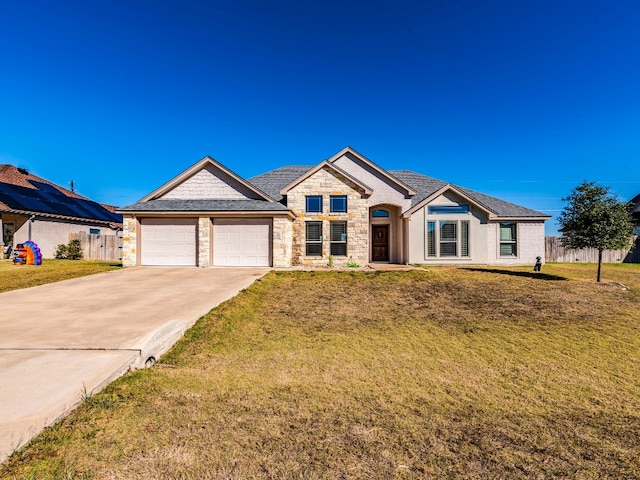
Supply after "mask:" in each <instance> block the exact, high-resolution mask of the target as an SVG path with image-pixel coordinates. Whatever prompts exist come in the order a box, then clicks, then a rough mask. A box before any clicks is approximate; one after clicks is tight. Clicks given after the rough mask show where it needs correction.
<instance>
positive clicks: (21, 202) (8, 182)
mask: <svg viewBox="0 0 640 480" xmlns="http://www.w3.org/2000/svg"><path fill="white" fill-rule="evenodd" d="M0 211H11V212H15V213H22V214H25V215H28V214H43V215H45V216H51V217H56V216H57V217H65V218H73V219H80V220H97V221H100V222H109V223H122V216H121V215H118V214H116V213H114V207H112V206H110V205H102V204H100V203H97V202H94V201H92V200H89V199H88V198H86V197H83V196H82V195H78V194H77V193H75V192H72V191H71V190H67V189H66V188H63V187H60V186H59V185H56V184H55V183H51V182H49V181H47V180H45V179H43V178H40V177H38V176H36V175H32V174H31V173H29V172H28V171H26V170H24V169H22V168H17V167H14V166H13V165H0Z"/></svg>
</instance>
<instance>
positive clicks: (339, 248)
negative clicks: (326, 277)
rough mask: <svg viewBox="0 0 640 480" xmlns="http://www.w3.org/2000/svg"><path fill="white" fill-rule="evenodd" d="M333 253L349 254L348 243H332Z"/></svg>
mask: <svg viewBox="0 0 640 480" xmlns="http://www.w3.org/2000/svg"><path fill="white" fill-rule="evenodd" d="M331 255H341V256H345V257H346V256H347V244H346V243H332V244H331Z"/></svg>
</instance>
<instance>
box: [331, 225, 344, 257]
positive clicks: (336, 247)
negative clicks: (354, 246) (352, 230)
mask: <svg viewBox="0 0 640 480" xmlns="http://www.w3.org/2000/svg"><path fill="white" fill-rule="evenodd" d="M330 226H331V255H340V256H346V255H347V222H331V224H330Z"/></svg>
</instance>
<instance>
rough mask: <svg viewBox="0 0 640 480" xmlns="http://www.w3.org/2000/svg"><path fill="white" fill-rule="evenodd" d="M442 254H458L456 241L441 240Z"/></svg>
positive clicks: (445, 255) (450, 255) (447, 255)
mask: <svg viewBox="0 0 640 480" xmlns="http://www.w3.org/2000/svg"><path fill="white" fill-rule="evenodd" d="M440 256H441V257H455V256H456V242H440Z"/></svg>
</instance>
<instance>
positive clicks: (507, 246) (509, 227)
mask: <svg viewBox="0 0 640 480" xmlns="http://www.w3.org/2000/svg"><path fill="white" fill-rule="evenodd" d="M517 231H518V230H517V225H516V223H515V222H503V223H501V224H500V256H501V257H515V256H517V255H518V239H517Z"/></svg>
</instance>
